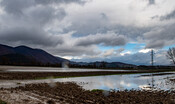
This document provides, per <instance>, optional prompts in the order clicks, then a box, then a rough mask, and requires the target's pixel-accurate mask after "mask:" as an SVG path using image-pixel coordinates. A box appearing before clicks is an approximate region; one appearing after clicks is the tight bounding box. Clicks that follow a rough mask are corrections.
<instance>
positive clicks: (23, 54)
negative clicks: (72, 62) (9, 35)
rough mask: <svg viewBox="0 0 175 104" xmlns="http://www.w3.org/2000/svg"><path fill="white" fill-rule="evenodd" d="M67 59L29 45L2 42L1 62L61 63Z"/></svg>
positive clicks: (0, 50) (0, 49)
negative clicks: (14, 45) (15, 45)
mask: <svg viewBox="0 0 175 104" xmlns="http://www.w3.org/2000/svg"><path fill="white" fill-rule="evenodd" d="M64 61H68V60H66V59H63V58H60V57H55V56H53V55H51V54H49V53H47V52H46V51H44V50H41V49H33V48H30V47H27V46H18V47H10V46H6V45H1V44H0V63H2V64H3V63H6V64H11V63H13V64H14V63H16V64H34V63H35V64H36V63H37V64H48V63H49V64H61V63H62V62H64Z"/></svg>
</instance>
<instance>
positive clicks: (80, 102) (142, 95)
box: [0, 82, 175, 104]
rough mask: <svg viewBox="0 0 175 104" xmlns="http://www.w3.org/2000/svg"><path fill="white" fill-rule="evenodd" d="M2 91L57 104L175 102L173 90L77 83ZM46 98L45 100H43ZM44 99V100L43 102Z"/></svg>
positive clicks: (45, 84)
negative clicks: (119, 88)
mask: <svg viewBox="0 0 175 104" xmlns="http://www.w3.org/2000/svg"><path fill="white" fill-rule="evenodd" d="M0 91H9V92H11V93H14V92H28V93H29V92H30V95H31V96H32V94H33V97H35V96H36V95H37V96H40V97H37V99H40V100H38V101H40V102H41V103H44V102H45V103H48V104H56V103H69V104H84V103H86V104H121V103H123V104H136V103H139V104H170V103H172V104H174V103H175V92H173V91H171V92H170V91H146V90H142V91H140V90H139V91H137V90H130V91H127V90H125V91H110V92H109V91H103V90H93V91H89V90H85V89H83V88H82V87H81V86H78V85H77V84H75V83H72V82H67V83H50V84H47V83H40V84H27V85H26V86H24V87H17V88H11V89H1V90H0ZM34 95H35V96H34ZM42 98H45V100H42ZM42 101H43V102H42Z"/></svg>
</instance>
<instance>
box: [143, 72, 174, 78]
mask: <svg viewBox="0 0 175 104" xmlns="http://www.w3.org/2000/svg"><path fill="white" fill-rule="evenodd" d="M172 74H175V73H166V72H165V73H152V74H145V75H140V76H142V77H147V76H162V75H172Z"/></svg>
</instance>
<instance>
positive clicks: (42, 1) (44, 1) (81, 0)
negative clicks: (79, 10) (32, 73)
mask: <svg viewBox="0 0 175 104" xmlns="http://www.w3.org/2000/svg"><path fill="white" fill-rule="evenodd" d="M35 2H36V3H38V4H44V5H48V4H52V3H58V4H62V3H65V4H69V3H79V4H83V3H85V2H86V1H85V0H35Z"/></svg>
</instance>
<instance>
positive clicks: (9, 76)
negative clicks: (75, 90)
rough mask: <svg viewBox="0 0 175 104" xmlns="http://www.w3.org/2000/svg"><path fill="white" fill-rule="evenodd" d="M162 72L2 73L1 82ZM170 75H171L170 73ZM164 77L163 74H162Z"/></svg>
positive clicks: (0, 75) (0, 73) (0, 74)
mask: <svg viewBox="0 0 175 104" xmlns="http://www.w3.org/2000/svg"><path fill="white" fill-rule="evenodd" d="M152 72H160V71H144V70H143V71H119V72H118V71H117V72H114V71H101V72H100V71H93V72H3V71H2V72H0V80H24V79H43V78H47V77H57V78H62V77H77V76H97V75H114V74H132V73H134V74H137V73H152ZM162 72H163V71H162ZM168 74H169V73H168ZM162 75H163V74H162Z"/></svg>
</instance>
